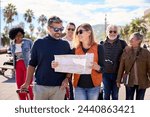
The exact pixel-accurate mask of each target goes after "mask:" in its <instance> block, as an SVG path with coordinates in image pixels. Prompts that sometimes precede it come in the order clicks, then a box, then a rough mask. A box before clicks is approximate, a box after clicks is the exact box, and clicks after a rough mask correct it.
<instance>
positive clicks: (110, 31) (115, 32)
mask: <svg viewBox="0 0 150 117" xmlns="http://www.w3.org/2000/svg"><path fill="white" fill-rule="evenodd" d="M109 33H115V34H116V33H117V31H112V30H110V31H109Z"/></svg>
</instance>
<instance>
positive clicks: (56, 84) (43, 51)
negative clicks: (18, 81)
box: [21, 16, 71, 100]
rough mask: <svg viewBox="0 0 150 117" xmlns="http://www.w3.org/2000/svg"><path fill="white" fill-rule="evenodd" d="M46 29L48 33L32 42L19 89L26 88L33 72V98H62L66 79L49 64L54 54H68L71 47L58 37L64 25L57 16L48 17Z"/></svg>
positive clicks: (63, 74)
mask: <svg viewBox="0 0 150 117" xmlns="http://www.w3.org/2000/svg"><path fill="white" fill-rule="evenodd" d="M47 29H48V35H47V36H45V37H44V38H42V39H38V40H36V41H35V42H34V45H33V47H32V51H31V59H30V61H29V66H28V70H27V77H26V82H25V83H24V84H23V85H22V86H21V90H24V89H27V87H28V86H29V84H30V82H31V80H32V78H33V74H34V72H35V82H36V83H35V85H34V86H33V89H34V99H35V100H63V99H64V96H65V87H66V86H67V84H68V79H67V78H66V74H65V73H58V72H55V71H54V69H53V68H52V66H51V65H52V64H53V63H52V61H53V60H54V55H62V54H69V53H70V51H71V49H70V46H69V44H68V42H66V41H64V40H62V39H60V37H61V35H62V31H63V29H64V27H63V24H62V20H61V19H60V18H59V17H57V16H52V17H50V18H49V20H48V26H47Z"/></svg>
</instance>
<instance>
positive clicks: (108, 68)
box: [103, 25, 127, 100]
mask: <svg viewBox="0 0 150 117" xmlns="http://www.w3.org/2000/svg"><path fill="white" fill-rule="evenodd" d="M126 46H127V44H126V42H125V41H124V40H121V39H120V38H119V34H118V27H117V26H115V25H109V26H108V27H107V29H106V40H105V42H104V43H103V47H104V70H103V85H104V100H110V96H111V97H112V100H118V90H119V89H118V87H117V84H116V79H117V73H118V68H119V63H120V57H121V54H122V52H123V49H124V48H125V47H126Z"/></svg>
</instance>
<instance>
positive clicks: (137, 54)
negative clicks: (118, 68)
mask: <svg viewBox="0 0 150 117" xmlns="http://www.w3.org/2000/svg"><path fill="white" fill-rule="evenodd" d="M140 50H141V48H140ZM140 50H139V51H137V53H136V57H135V59H134V61H133V63H132V65H131V67H130V69H129V71H128V73H130V71H131V69H132V67H133V65H134V63H135V61H136V60H137V57H138V56H139V53H140Z"/></svg>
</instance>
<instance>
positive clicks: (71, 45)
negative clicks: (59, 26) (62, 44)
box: [63, 38, 73, 49]
mask: <svg viewBox="0 0 150 117" xmlns="http://www.w3.org/2000/svg"><path fill="white" fill-rule="evenodd" d="M63 40H65V41H67V42H68V43H69V45H70V48H71V49H73V42H72V41H69V40H68V39H66V38H63Z"/></svg>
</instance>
